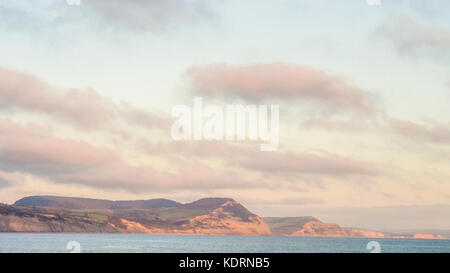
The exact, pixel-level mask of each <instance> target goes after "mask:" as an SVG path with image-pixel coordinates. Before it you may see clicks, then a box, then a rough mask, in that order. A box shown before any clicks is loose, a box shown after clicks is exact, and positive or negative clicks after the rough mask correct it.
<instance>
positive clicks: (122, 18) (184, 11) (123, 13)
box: [83, 0, 213, 31]
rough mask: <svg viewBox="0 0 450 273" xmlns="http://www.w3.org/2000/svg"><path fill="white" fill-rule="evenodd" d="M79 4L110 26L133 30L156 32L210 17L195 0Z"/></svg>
mask: <svg viewBox="0 0 450 273" xmlns="http://www.w3.org/2000/svg"><path fill="white" fill-rule="evenodd" d="M83 5H87V6H88V7H90V8H92V10H93V11H94V12H96V13H98V14H100V15H102V16H103V17H104V18H106V19H107V20H109V22H110V23H121V24H124V25H126V26H128V27H132V28H134V29H137V30H149V31H160V30H164V29H166V28H167V27H168V26H180V25H184V24H185V23H191V22H196V21H199V20H203V19H205V18H212V17H213V12H212V11H211V9H210V8H209V7H208V6H207V5H206V3H205V2H204V1H197V0H193V1H192V0H191V1H186V0H128V1H123V0H90V1H87V2H86V3H85V4H84V3H83Z"/></svg>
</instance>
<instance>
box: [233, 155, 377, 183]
mask: <svg viewBox="0 0 450 273" xmlns="http://www.w3.org/2000/svg"><path fill="white" fill-rule="evenodd" d="M241 164H243V166H245V167H247V168H250V169H255V170H259V171H262V172H267V173H271V174H287V175H303V174H308V175H327V176H336V177H338V176H346V175H370V176H372V175H377V174H378V171H377V169H376V168H375V167H374V166H371V165H370V164H368V163H366V162H362V161H358V160H354V159H351V158H346V157H342V156H339V155H335V154H330V153H320V154H318V153H309V152H296V153H294V152H284V153H277V154H271V155H268V154H261V156H259V157H253V158H251V159H250V158H248V159H246V160H242V161H241Z"/></svg>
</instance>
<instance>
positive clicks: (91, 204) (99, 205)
mask: <svg viewBox="0 0 450 273" xmlns="http://www.w3.org/2000/svg"><path fill="white" fill-rule="evenodd" d="M180 205H181V204H180V203H178V202H175V201H172V200H168V199H150V200H135V201H110V200H101V199H90V198H79V197H60V196H28V197H25V198H22V199H20V200H18V201H16V202H15V203H14V204H13V206H16V207H17V206H24V207H41V208H55V209H67V210H75V209H78V210H83V209H103V210H108V209H110V210H116V209H156V208H163V207H177V206H180Z"/></svg>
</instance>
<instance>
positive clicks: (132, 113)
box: [0, 67, 169, 130]
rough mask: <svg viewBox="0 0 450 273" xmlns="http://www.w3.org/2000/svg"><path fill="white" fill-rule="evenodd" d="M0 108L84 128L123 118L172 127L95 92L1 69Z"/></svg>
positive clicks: (149, 125) (155, 116)
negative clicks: (67, 87) (64, 87)
mask: <svg viewBox="0 0 450 273" xmlns="http://www.w3.org/2000/svg"><path fill="white" fill-rule="evenodd" d="M0 109H3V110H10V111H12V110H17V109H19V110H23V111H25V112H33V113H39V114H45V115H48V116H50V117H52V118H55V119H58V120H60V121H64V122H66V123H68V124H70V125H74V126H76V127H78V128H82V129H98V128H105V127H107V126H109V125H111V124H112V122H114V121H118V120H120V119H122V120H125V121H126V122H127V123H131V124H134V125H138V126H142V127H145V128H147V129H149V128H164V129H165V128H166V127H167V128H168V126H169V119H168V118H166V117H164V116H162V115H158V114H154V113H151V112H148V111H144V110H141V109H138V108H135V107H132V106H130V105H126V104H122V105H118V104H115V103H114V102H113V101H112V100H110V99H108V98H106V97H104V96H102V95H100V94H99V93H97V92H96V91H94V90H92V89H61V88H57V87H54V86H52V85H50V84H48V83H46V82H43V81H41V80H40V79H38V78H37V77H35V76H33V75H31V74H27V73H22V72H16V71H12V70H9V69H6V68H1V67H0ZM167 130H168V129H167Z"/></svg>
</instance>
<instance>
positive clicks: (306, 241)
mask: <svg viewBox="0 0 450 273" xmlns="http://www.w3.org/2000/svg"><path fill="white" fill-rule="evenodd" d="M371 241H376V243H371V244H372V245H373V244H375V245H376V246H378V244H379V249H380V251H381V252H401V253H404V252H411V253H414V252H421V253H424V252H444V253H450V240H420V239H366V238H365V239H356V238H301V237H263V236H194V235H189V236H186V235H147V234H146V235H142V234H36V233H0V252H70V250H68V249H72V250H77V247H78V244H79V246H80V249H79V250H80V251H81V252H154V253H155V252H179V253H182V252H209V253H216V252H219V253H226V252H275V253H279V252H294V253H302V252H334V253H336V252H346V253H347V252H362V253H367V252H370V251H369V250H368V249H367V247H368V243H369V242H371ZM69 242H71V243H69ZM369 246H370V245H369ZM370 249H372V248H370Z"/></svg>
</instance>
